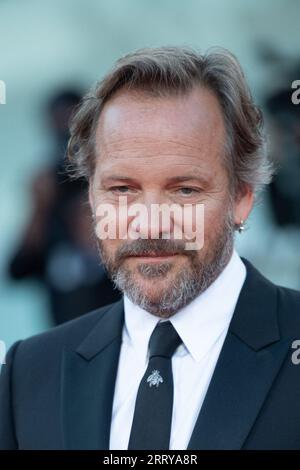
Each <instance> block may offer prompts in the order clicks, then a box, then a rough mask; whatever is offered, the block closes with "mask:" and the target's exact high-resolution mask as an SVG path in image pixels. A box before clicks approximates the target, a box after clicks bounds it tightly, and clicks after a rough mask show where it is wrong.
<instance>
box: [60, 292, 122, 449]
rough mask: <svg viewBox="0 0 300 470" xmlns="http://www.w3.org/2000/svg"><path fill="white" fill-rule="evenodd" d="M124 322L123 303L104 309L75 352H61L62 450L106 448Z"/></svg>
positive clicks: (107, 446) (107, 445)
mask: <svg viewBox="0 0 300 470" xmlns="http://www.w3.org/2000/svg"><path fill="white" fill-rule="evenodd" d="M123 321H124V314H123V300H120V301H119V302H117V303H115V304H114V305H113V306H112V307H111V308H110V309H109V310H107V311H106V312H105V313H104V314H103V315H102V317H101V318H100V320H99V322H98V323H97V325H96V327H94V328H93V329H92V331H91V333H90V334H89V335H88V336H87V337H86V338H85V340H84V341H83V342H82V343H81V344H80V346H79V347H78V348H77V349H76V351H67V350H65V351H64V357H63V364H62V425H63V435H64V448H66V449H108V448H109V434H110V423H111V413H112V404H113V396H114V386H115V380H116V374H117V367H118V360H119V354H120V347H121V338H122V327H123Z"/></svg>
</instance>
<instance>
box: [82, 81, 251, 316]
mask: <svg viewBox="0 0 300 470" xmlns="http://www.w3.org/2000/svg"><path fill="white" fill-rule="evenodd" d="M225 139H226V134H225V126H224V122H223V117H222V112H221V109H220V105H219V103H218V100H217V98H216V97H215V95H214V94H213V93H212V92H211V91H209V90H207V89H204V88H197V89H194V90H193V91H191V92H190V93H189V94H187V95H185V96H176V97H163V98H156V97H149V96H146V95H145V94H143V93H138V92H122V91H121V92H119V93H118V94H117V95H115V96H114V97H113V98H112V99H111V100H110V101H108V102H107V103H106V105H105V107H104V109H103V111H102V113H101V116H100V119H99V123H98V127H97V131H96V144H95V145H96V168H95V173H94V175H93V178H91V181H90V203H91V206H92V210H93V213H94V215H96V211H97V208H98V207H99V205H101V204H111V205H112V206H113V207H115V208H116V210H117V211H118V210H119V208H120V199H119V198H120V196H122V197H123V198H124V197H125V196H126V198H127V199H126V200H127V205H128V207H130V206H131V205H132V204H136V203H140V204H143V206H145V207H146V208H147V209H148V210H149V212H148V213H149V214H150V212H151V206H152V205H153V204H168V205H171V204H176V205H179V206H180V207H184V206H185V205H186V204H188V205H190V207H191V206H192V207H196V205H197V204H203V205H204V225H203V226H202V227H201V228H200V229H201V230H203V233H204V244H203V247H202V248H201V249H198V250H191V251H189V250H186V249H185V244H184V240H175V239H174V238H175V237H174V236H172V233H171V237H170V239H163V238H164V235H165V232H166V231H167V230H169V229H170V227H171V231H172V230H174V227H175V226H176V225H178V220H177V219H176V220H175V218H172V214H171V215H170V219H172V220H170V221H169V222H170V224H169V225H168V227H167V225H166V224H165V222H163V221H162V220H160V222H159V223H158V224H157V222H154V220H151V217H150V218H149V219H147V220H145V219H143V218H141V219H140V220H139V222H138V223H136V219H135V217H134V216H130V215H129V216H127V217H126V221H125V222H126V227H127V229H128V230H129V231H130V230H131V233H132V232H134V233H135V234H138V237H140V238H139V239H137V240H135V239H128V238H127V239H121V237H120V236H119V237H117V238H115V239H106V240H98V246H99V250H100V254H101V257H102V259H103V262H104V264H105V265H106V267H107V270H108V272H109V274H110V275H111V276H112V278H113V279H114V281H115V282H116V284H117V285H118V287H119V288H120V289H121V290H123V291H124V292H125V293H126V294H127V295H128V296H129V298H131V300H132V301H133V302H134V303H137V304H139V305H140V306H141V307H142V308H145V309H146V310H148V311H149V312H151V313H153V314H155V315H158V316H161V317H169V316H171V315H173V314H174V313H176V311H178V310H179V309H180V308H182V307H183V306H185V305H187V304H188V303H189V302H190V301H191V300H193V299H194V298H195V297H196V296H197V295H199V294H200V293H201V292H202V291H204V290H205V289H206V288H207V287H208V286H209V285H210V284H211V283H212V282H213V281H214V280H215V279H216V277H217V276H218V275H219V274H220V272H221V271H222V270H223V268H224V267H225V265H226V264H227V262H228V260H229V258H230V255H231V253H232V248H233V231H234V223H235V222H239V219H238V220H236V219H237V218H238V213H239V211H240V208H241V207H240V203H238V202H236V203H233V204H232V203H230V201H231V199H230V188H229V179H228V174H227V172H226V169H225V167H224V144H225ZM243 215H244V214H243ZM95 221H96V222H97V221H98V219H97V218H96V217H95ZM190 222H191V227H190V228H191V229H193V230H195V228H197V230H199V227H196V226H195V220H191V221H190ZM177 228H178V227H177ZM138 237H137V238H138Z"/></svg>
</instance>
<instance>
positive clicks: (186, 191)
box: [179, 187, 199, 196]
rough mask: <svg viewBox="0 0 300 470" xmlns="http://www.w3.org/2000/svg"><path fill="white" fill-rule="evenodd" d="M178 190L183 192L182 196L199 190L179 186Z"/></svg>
mask: <svg viewBox="0 0 300 470" xmlns="http://www.w3.org/2000/svg"><path fill="white" fill-rule="evenodd" d="M179 192H180V193H181V194H183V195H184V196H191V195H193V194H196V193H198V192H199V191H198V190H197V189H194V188H189V187H186V188H179Z"/></svg>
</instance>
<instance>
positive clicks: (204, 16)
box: [0, 0, 300, 347]
mask: <svg viewBox="0 0 300 470" xmlns="http://www.w3.org/2000/svg"><path fill="white" fill-rule="evenodd" d="M299 19H300V1H299V0H259V1H256V0H243V1H240V0H184V1H183V0H51V1H50V0H42V1H41V0H27V1H26V2H25V1H23V0H0V80H3V81H4V82H5V84H6V104H3V105H2V104H1V105H0V143H1V146H0V156H1V172H0V188H1V195H0V214H1V218H0V220H1V230H0V247H1V248H0V339H1V340H2V341H5V343H6V345H7V347H9V346H10V345H11V344H12V342H14V341H15V340H17V339H20V338H25V337H27V336H29V335H32V334H35V333H38V332H40V331H43V330H45V329H47V328H49V327H51V326H53V325H55V324H59V323H62V322H64V321H66V320H68V319H69V318H72V317H74V316H78V315H80V314H82V313H84V312H86V311H87V310H88V309H92V308H95V307H97V306H100V305H102V304H105V303H109V302H111V301H113V300H115V299H116V298H118V296H119V293H118V292H117V291H115V290H114V289H113V288H112V285H111V283H110V282H109V281H108V279H107V278H106V276H105V272H104V270H103V267H102V266H101V265H100V263H99V260H98V257H97V253H96V250H95V247H94V246H93V242H92V237H91V233H90V214H89V211H88V206H87V203H86V187H85V183H84V182H82V181H78V182H77V183H74V182H73V183H70V182H69V181H68V180H67V179H66V177H65V175H64V173H63V167H62V158H63V154H64V150H65V145H66V142H67V139H68V127H67V123H68V118H69V116H70V113H71V111H72V109H73V106H74V105H76V103H77V102H78V100H79V99H80V96H81V95H82V93H84V92H85V91H86V90H87V89H88V88H89V87H90V86H91V85H92V84H93V83H94V82H95V81H97V80H98V79H99V78H101V76H103V75H104V74H105V73H106V72H107V71H108V70H109V68H110V67H111V66H112V64H113V62H114V61H115V60H116V59H117V58H119V57H120V55H122V54H125V53H127V52H129V51H132V50H134V49H137V48H140V47H146V46H160V45H190V46H192V47H195V48H198V49H200V50H202V51H203V50H205V49H207V48H208V47H210V46H215V45H219V46H223V47H226V48H228V49H230V50H231V51H232V52H233V53H235V54H236V55H237V57H238V58H239V60H240V62H241V64H242V66H243V68H244V71H245V73H246V76H247V78H248V82H249V84H250V87H251V90H252V93H253V95H254V97H255V100H256V102H257V103H258V104H260V105H261V106H262V108H263V110H264V113H265V120H266V126H267V133H268V138H269V151H270V154H271V155H272V158H273V159H274V160H275V161H276V164H277V165H278V173H277V176H276V177H275V179H274V181H273V183H272V185H271V186H270V188H269V189H268V190H267V191H265V192H264V194H263V195H262V197H261V199H260V203H259V204H257V205H256V207H255V209H254V210H253V213H252V215H251V217H250V220H249V223H248V230H247V231H246V232H244V233H243V234H242V235H237V242H236V247H237V250H238V252H239V254H240V255H242V256H245V257H246V258H248V259H249V260H250V261H252V262H253V263H254V264H255V265H256V267H257V268H258V269H260V270H261V271H262V272H263V273H264V274H265V275H266V276H267V277H269V278H270V279H271V280H273V281H274V282H276V283H279V284H281V285H284V286H288V287H293V288H297V289H300V256H299V248H300V116H299V115H300V105H298V106H296V105H293V104H292V102H291V94H292V90H291V84H292V81H293V80H297V79H298V80H299V79H300V54H299V47H300V28H299Z"/></svg>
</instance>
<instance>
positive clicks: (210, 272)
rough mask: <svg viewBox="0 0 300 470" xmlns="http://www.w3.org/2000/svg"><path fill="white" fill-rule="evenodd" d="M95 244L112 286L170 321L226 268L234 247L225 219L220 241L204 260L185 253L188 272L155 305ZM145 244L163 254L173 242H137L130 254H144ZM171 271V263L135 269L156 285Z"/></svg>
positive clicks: (231, 228)
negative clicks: (141, 248)
mask: <svg viewBox="0 0 300 470" xmlns="http://www.w3.org/2000/svg"><path fill="white" fill-rule="evenodd" d="M97 241H98V248H99V252H100V256H101V258H102V261H103V263H104V266H105V267H106V270H107V273H108V275H109V276H110V277H111V279H112V281H113V282H114V284H115V286H116V287H117V288H118V289H120V290H121V291H122V292H124V293H125V294H126V295H127V297H128V298H129V299H130V300H131V301H132V302H133V303H134V304H136V305H138V306H139V307H141V308H142V309H144V310H146V311H147V312H149V313H151V314H153V315H155V316H158V317H161V318H169V317H171V316H172V315H174V314H175V313H176V312H178V311H179V310H180V309H182V308H183V307H185V306H186V305H188V304H189V303H190V302H191V301H192V300H194V299H195V298H196V297H197V296H198V295H200V294H201V293H202V292H204V291H205V290H206V289H207V288H208V287H209V286H210V285H211V284H212V283H213V282H214V281H215V279H216V278H217V277H218V276H219V274H220V273H221V272H222V271H223V269H224V268H225V266H226V265H227V264H228V261H229V260H230V257H231V255H232V251H233V245H234V223H233V221H232V216H231V214H230V216H228V215H227V220H225V221H224V222H223V226H222V227H220V229H219V237H218V238H217V239H215V240H214V244H213V246H211V247H210V249H209V251H208V252H207V254H206V256H205V258H204V259H203V260H199V258H198V256H197V252H195V251H186V252H185V254H186V255H187V257H188V258H189V261H190V263H189V268H184V269H182V270H181V271H180V272H179V273H178V274H177V275H176V277H175V279H174V280H173V281H172V283H171V284H170V286H169V287H168V288H166V289H165V291H164V292H163V294H162V295H161V297H160V298H159V300H157V301H154V300H153V299H151V298H149V296H147V295H146V294H145V292H144V291H143V289H142V288H141V286H140V285H139V283H138V282H136V280H135V279H134V275H133V273H132V271H131V270H130V269H128V268H126V267H125V266H124V265H123V264H122V262H119V263H117V262H116V261H115V260H111V259H109V258H108V257H107V256H106V254H105V250H104V249H103V245H102V242H101V241H99V240H97ZM145 243H147V246H148V247H149V250H151V249H153V247H157V250H159V248H160V249H162V250H163V248H164V247H167V246H170V243H171V244H172V245H173V246H175V245H174V242H170V241H169V240H161V239H160V240H136V241H135V242H133V244H132V247H134V248H133V249H132V253H134V252H135V251H136V250H135V248H137V249H139V246H140V247H143V248H144V251H143V252H144V253H145V252H146V249H145V247H146V245H145ZM121 250H122V249H121ZM171 269H172V263H169V262H162V263H159V264H157V265H153V264H150V263H149V264H147V263H142V264H140V265H139V266H138V271H139V273H140V274H141V275H142V276H143V277H144V278H148V279H157V280H158V282H159V279H160V278H164V277H165V276H166V275H167V273H168V272H170V271H171Z"/></svg>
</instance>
